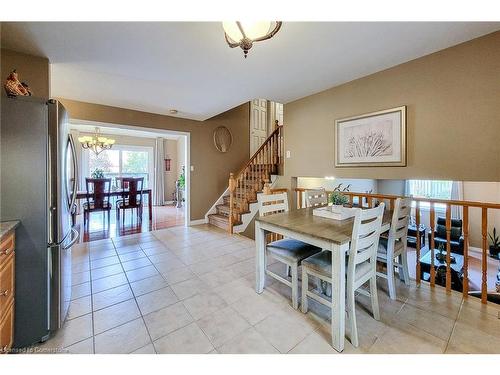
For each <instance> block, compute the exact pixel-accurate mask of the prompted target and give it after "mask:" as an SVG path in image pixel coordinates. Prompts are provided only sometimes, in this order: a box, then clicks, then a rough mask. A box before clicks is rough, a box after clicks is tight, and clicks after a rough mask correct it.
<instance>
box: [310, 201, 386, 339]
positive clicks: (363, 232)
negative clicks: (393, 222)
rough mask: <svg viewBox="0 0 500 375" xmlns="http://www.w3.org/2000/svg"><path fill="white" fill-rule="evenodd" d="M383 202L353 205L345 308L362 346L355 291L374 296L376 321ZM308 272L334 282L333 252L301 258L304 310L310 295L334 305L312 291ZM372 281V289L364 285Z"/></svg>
mask: <svg viewBox="0 0 500 375" xmlns="http://www.w3.org/2000/svg"><path fill="white" fill-rule="evenodd" d="M384 207H385V205H384V203H380V205H379V206H378V207H375V208H370V209H361V208H353V209H351V210H354V212H355V213H354V223H353V229H352V238H351V244H350V249H349V254H348V256H349V258H348V260H347V270H346V278H347V283H346V297H347V298H346V299H347V303H346V310H347V316H348V319H349V323H350V326H351V343H352V345H353V346H354V347H357V346H358V345H359V339H358V328H357V324H356V311H355V292H356V291H358V293H359V294H362V295H366V296H368V297H370V299H371V305H372V313H373V317H374V318H375V320H379V319H380V312H379V305H378V296H377V270H376V266H377V264H376V263H377V249H378V242H379V237H380V231H381V227H382V218H383V216H384ZM309 275H312V276H316V277H318V278H320V279H321V280H323V281H326V282H328V283H330V284H331V282H332V279H331V276H332V253H331V252H330V251H322V252H321V253H318V254H315V255H313V256H311V257H309V258H307V259H304V260H303V261H302V312H303V313H306V312H307V310H308V301H307V297H310V298H312V299H314V300H316V301H317V302H319V303H321V304H323V305H326V306H328V307H330V308H332V301H331V300H329V299H326V298H325V297H324V296H320V295H318V294H316V293H313V292H312V291H310V290H309V285H308V284H309V280H308V278H309ZM367 282H369V290H368V291H367V290H365V289H362V288H361V287H362V286H363V285H364V284H365V283H367Z"/></svg>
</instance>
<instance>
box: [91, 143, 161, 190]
mask: <svg viewBox="0 0 500 375" xmlns="http://www.w3.org/2000/svg"><path fill="white" fill-rule="evenodd" d="M96 168H99V169H102V170H103V172H104V176H105V177H108V178H111V179H112V181H111V185H112V186H117V185H118V184H117V183H116V177H144V187H145V188H146V187H151V186H152V184H153V180H152V179H153V176H154V174H153V173H154V171H153V148H152V147H142V146H122V145H114V146H113V148H112V149H111V150H105V151H102V152H101V153H100V154H99V155H96V154H95V153H94V152H91V151H88V150H86V151H85V152H84V158H83V163H82V172H83V176H84V177H86V176H90V175H91V173H92V172H93V171H94V170H95V169H96Z"/></svg>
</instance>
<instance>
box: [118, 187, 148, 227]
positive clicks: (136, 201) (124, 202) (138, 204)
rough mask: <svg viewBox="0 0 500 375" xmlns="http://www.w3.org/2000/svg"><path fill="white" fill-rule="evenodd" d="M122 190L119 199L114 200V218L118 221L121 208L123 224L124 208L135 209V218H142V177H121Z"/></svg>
mask: <svg viewBox="0 0 500 375" xmlns="http://www.w3.org/2000/svg"><path fill="white" fill-rule="evenodd" d="M120 179H121V183H122V190H121V199H118V200H117V201H116V219H117V222H119V221H120V211H121V210H123V216H122V220H123V224H125V210H128V209H131V210H133V209H134V208H135V209H136V214H137V218H138V219H139V220H142V208H143V200H142V190H143V188H144V177H137V178H134V177H121V178H120Z"/></svg>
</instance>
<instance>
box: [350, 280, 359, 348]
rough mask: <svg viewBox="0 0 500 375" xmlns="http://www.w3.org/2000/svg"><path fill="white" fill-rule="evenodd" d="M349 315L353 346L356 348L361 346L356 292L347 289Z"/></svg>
mask: <svg viewBox="0 0 500 375" xmlns="http://www.w3.org/2000/svg"><path fill="white" fill-rule="evenodd" d="M347 315H348V318H349V324H350V325H351V344H352V346H354V347H355V348H357V347H358V346H359V342H358V326H357V324H356V311H355V301H354V290H352V288H349V287H348V288H347Z"/></svg>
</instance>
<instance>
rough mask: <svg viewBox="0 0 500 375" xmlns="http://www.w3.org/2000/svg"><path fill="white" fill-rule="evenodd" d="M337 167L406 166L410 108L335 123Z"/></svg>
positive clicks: (380, 112)
mask: <svg viewBox="0 0 500 375" xmlns="http://www.w3.org/2000/svg"><path fill="white" fill-rule="evenodd" d="M334 144H335V167H404V166H406V106H401V107H396V108H391V109H386V110H384V111H378V112H372V113H367V114H364V115H360V116H355V117H349V118H343V119H339V120H335V142H334Z"/></svg>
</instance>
